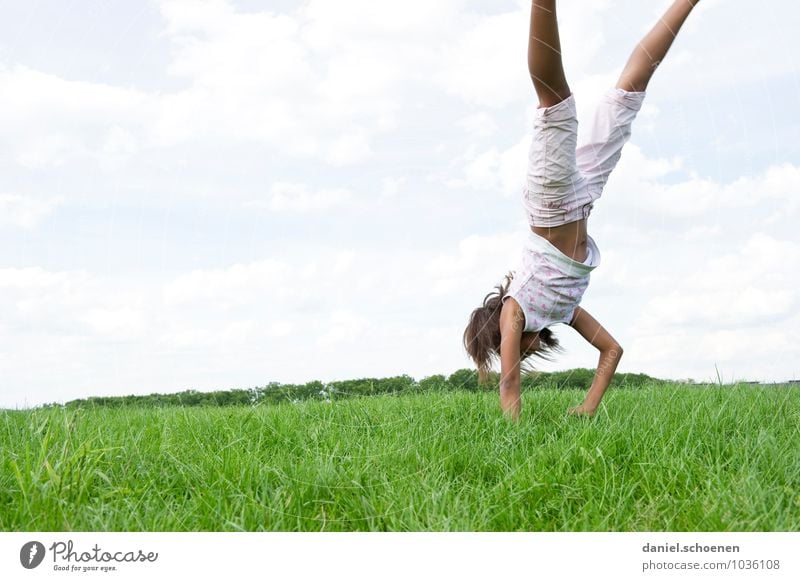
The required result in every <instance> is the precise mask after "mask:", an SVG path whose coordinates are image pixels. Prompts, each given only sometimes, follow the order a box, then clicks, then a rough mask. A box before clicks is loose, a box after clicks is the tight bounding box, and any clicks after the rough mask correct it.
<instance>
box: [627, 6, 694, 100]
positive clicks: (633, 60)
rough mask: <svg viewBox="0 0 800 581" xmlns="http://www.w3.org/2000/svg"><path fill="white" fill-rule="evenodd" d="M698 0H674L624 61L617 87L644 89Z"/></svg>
mask: <svg viewBox="0 0 800 581" xmlns="http://www.w3.org/2000/svg"><path fill="white" fill-rule="evenodd" d="M699 1H700V0H675V2H673V4H672V6H670V7H669V8H668V9H667V11H666V12H665V13H664V16H662V17H661V19H660V20H659V21H658V23H656V25H655V26H654V27H653V29H652V30H651V31H650V32H648V33H647V35H646V36H645V37H644V38H643V39H642V40H641V42H640V43H639V44H638V46H637V47H636V48H635V49H634V50H633V53H632V54H631V56H630V58H629V60H628V64H626V65H625V69H624V70H623V71H622V74H621V75H620V77H619V81H617V88H620V89H624V90H626V91H644V90H645V89H646V88H647V84H648V83H649V82H650V78H651V77H652V76H653V73H654V72H655V70H656V68H657V67H658V65H659V64H661V61H662V60H663V59H664V57H665V56H666V54H667V51H668V50H669V47H670V46H672V41H673V40H675V37H676V36H677V35H678V31H679V30H680V29H681V26H683V23H684V22H685V20H686V18H687V17H688V16H689V13H690V12H691V11H692V8H694V7H695V5H696V4H697V3H698V2H699Z"/></svg>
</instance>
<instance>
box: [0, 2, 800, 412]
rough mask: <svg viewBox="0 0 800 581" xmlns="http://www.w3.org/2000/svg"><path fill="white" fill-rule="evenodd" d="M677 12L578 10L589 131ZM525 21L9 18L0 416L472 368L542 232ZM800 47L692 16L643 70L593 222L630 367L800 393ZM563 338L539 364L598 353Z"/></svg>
mask: <svg viewBox="0 0 800 581" xmlns="http://www.w3.org/2000/svg"><path fill="white" fill-rule="evenodd" d="M669 3H670V2H669V1H661V0H659V1H656V0H652V1H651V0H648V1H646V2H642V1H641V0H593V1H592V2H591V3H589V2H584V1H582V0H562V1H561V2H559V6H558V11H559V22H560V28H561V44H562V49H563V53H564V65H565V70H566V74H567V77H568V80H569V83H570V87H571V88H572V90H573V94H574V95H575V99H576V103H577V107H578V114H579V127H580V128H581V129H579V140H580V139H581V136H582V135H583V128H585V127H586V126H587V123H588V118H589V116H590V115H591V113H592V111H593V106H594V103H596V100H597V99H598V97H599V96H600V95H601V94H602V92H603V91H604V90H605V89H606V88H607V87H611V86H613V84H614V82H615V81H616V78H617V77H618V75H619V73H620V71H621V70H622V67H623V65H624V64H625V62H626V60H627V57H628V55H629V54H630V51H631V50H632V49H633V47H634V46H635V44H636V42H637V41H638V40H639V38H640V37H641V36H642V35H643V34H644V33H646V32H647V31H648V30H649V29H650V27H651V26H652V25H653V24H654V23H655V22H656V21H657V18H658V16H659V15H660V14H661V13H662V12H663V11H664V10H665V9H666V7H667V6H668V5H669ZM529 14H530V3H529V2H527V1H522V0H492V1H490V0H436V2H431V1H430V0H405V1H404V2H390V1H388V0H337V1H336V2H331V1H330V0H305V1H300V0H271V1H267V2H256V1H253V0H247V1H245V0H239V1H234V0H206V1H201V0H142V1H141V2H129V1H127V0H104V1H103V2H99V1H80V0H77V1H74V2H63V1H62V0H39V1H37V2H30V1H28V0H25V1H17V0H5V1H3V2H0V128H2V129H1V130H0V407H6V408H22V407H30V406H35V405H39V404H42V403H47V402H64V401H69V400H71V399H75V398H79V397H88V396H93V395H117V394H148V393H154V392H161V393H166V392H175V391H181V390H184V389H196V390H200V391H206V390H217V389H233V388H248V387H255V386H262V385H265V384H267V383H268V382H270V381H279V382H284V383H288V382H292V383H298V382H305V381H309V380H315V379H319V380H322V381H334V380H340V379H350V378H361V377H386V376H393V375H400V374H408V375H411V376H413V377H416V378H418V379H420V378H422V377H425V376H428V375H432V374H437V373H442V374H449V373H451V372H453V371H455V370H456V369H460V368H464V367H469V366H470V361H469V359H468V358H467V356H466V353H465V352H464V350H463V348H462V345H461V337H462V333H463V331H464V327H465V325H466V322H467V319H468V316H469V313H470V312H471V311H472V309H473V308H475V307H476V306H478V304H479V303H480V302H481V301H482V299H483V297H484V295H485V294H486V293H488V292H489V291H490V290H491V289H492V287H493V286H494V285H496V284H498V283H500V282H501V280H502V276H503V274H504V273H505V272H507V271H508V270H510V269H512V268H513V267H514V266H515V264H516V261H517V259H518V257H519V255H520V252H521V250H522V243H523V241H524V239H525V236H526V232H527V225H526V224H527V223H526V218H525V214H524V210H523V208H522V203H521V190H522V186H523V184H524V178H525V170H526V163H527V149H528V147H529V144H530V139H531V124H532V120H533V115H534V112H535V109H536V107H537V106H538V100H537V99H536V96H535V92H534V89H533V86H532V84H531V81H530V77H529V74H528V71H527V40H528V26H529ZM798 29H800V5H798V4H797V3H795V2H789V1H788V0H782V1H779V2H765V3H758V4H753V3H752V2H744V1H743V0H728V1H725V2H723V1H722V0H716V1H715V0H702V2H701V3H700V5H699V6H698V7H697V9H696V10H695V11H694V13H693V14H692V15H691V16H690V19H689V20H688V21H687V23H686V24H685V26H684V28H683V29H682V31H681V33H680V35H679V37H678V39H677V40H676V41H675V43H674V44H673V47H672V49H671V51H670V53H669V54H668V56H667V58H666V59H665V60H664V62H663V63H662V64H661V66H660V67H659V69H658V70H657V72H656V75H655V77H654V78H653V80H652V81H651V83H650V85H649V87H648V92H647V96H646V99H645V104H644V106H643V108H642V110H641V112H640V113H639V116H638V117H637V119H636V121H635V123H634V126H633V135H632V137H631V140H630V141H629V143H628V144H627V145H626V146H625V148H624V150H623V154H622V159H621V161H620V163H619V165H618V166H617V168H616V169H615V170H614V173H613V174H612V175H611V178H610V179H609V182H608V184H607V186H606V188H605V190H604V192H603V196H602V198H601V199H600V200H599V201H598V202H597V203H596V204H595V208H594V210H593V212H592V216H591V218H590V219H589V232H590V234H591V235H592V237H593V238H594V239H595V241H596V242H597V245H598V247H599V249H600V253H601V263H600V266H599V267H598V268H597V269H596V270H595V271H594V272H593V273H592V277H591V284H590V285H589V288H588V290H587V291H586V293H585V295H584V297H583V301H582V303H581V304H582V306H583V307H584V308H585V309H586V310H587V311H589V312H590V313H591V314H592V315H593V316H595V318H597V319H598V320H599V321H600V322H601V323H602V324H603V325H604V326H605V327H606V329H608V330H609V332H610V333H611V334H612V335H613V336H614V337H615V338H616V339H617V340H618V341H619V342H620V344H622V346H623V347H624V349H625V355H624V357H623V359H622V361H621V363H620V365H619V368H618V370H619V371H621V372H635V373H648V374H650V375H653V376H656V377H662V378H672V379H687V378H691V379H694V380H696V381H711V380H713V381H716V380H717V378H718V377H720V378H722V380H723V381H734V380H751V381H783V380H788V379H798V378H800V364H799V363H798V362H800V330H799V329H800V315H798V306H800V301H799V300H798V293H797V288H798V286H799V285H798V283H800V274H799V273H800V237H798V235H797V227H796V224H797V222H798V219H799V218H800V149H799V147H800V146H798V141H799V140H798V135H799V134H798V125H800V123H799V122H798V121H799V119H798V113H797V103H798V102H800V73H798V66H799V65H800V63H798V55H800V50H798V48H799V47H798V42H800V41H798V40H797V37H796V36H795V35H794V32H795V31H796V30H798ZM553 330H554V332H555V333H556V336H557V337H559V339H560V340H561V342H562V344H563V345H564V347H565V353H564V354H563V355H561V356H560V357H559V358H558V359H557V360H556V361H554V362H552V363H540V364H538V368H539V369H542V370H545V371H552V370H557V369H569V368H573V367H594V366H595V365H596V364H597V352H596V350H595V349H594V348H593V347H591V346H590V345H589V344H588V343H586V342H585V341H584V340H583V339H581V338H580V336H578V335H577V334H576V333H575V331H574V330H572V329H571V328H569V327H568V326H566V325H556V326H554V327H553ZM587 387H588V386H587Z"/></svg>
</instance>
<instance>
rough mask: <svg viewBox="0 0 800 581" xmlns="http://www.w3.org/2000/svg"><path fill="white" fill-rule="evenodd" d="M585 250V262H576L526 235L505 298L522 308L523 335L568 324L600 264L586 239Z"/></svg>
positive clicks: (592, 244)
mask: <svg viewBox="0 0 800 581" xmlns="http://www.w3.org/2000/svg"><path fill="white" fill-rule="evenodd" d="M586 246H587V253H588V255H587V257H586V260H585V261H584V262H578V261H577V260H573V259H572V258H570V257H569V256H567V255H566V254H564V253H563V252H561V251H560V250H559V249H558V248H556V247H555V246H553V245H552V244H551V243H550V241H549V240H547V239H546V238H543V237H542V236H539V235H538V234H536V233H535V232H533V231H531V232H530V235H529V236H528V238H527V240H526V241H525V245H524V247H523V250H522V257H521V258H520V261H519V263H518V266H517V269H516V271H515V272H514V278H513V279H512V281H511V283H510V284H509V286H508V293H507V295H506V297H508V296H512V297H514V299H515V300H516V301H517V302H518V303H519V306H520V307H522V312H523V313H525V328H524V331H525V332H532V331H539V330H541V329H544V328H545V327H548V326H550V325H553V324H555V323H569V322H570V321H572V316H573V315H574V314H575V309H576V308H577V307H578V305H579V304H580V302H581V298H583V293H584V291H585V290H586V287H587V286H589V275H590V273H591V272H592V271H593V270H594V269H595V268H596V267H597V266H598V265H599V264H600V251H599V250H598V248H597V245H596V244H595V241H594V239H593V238H592V237H591V236H588V235H587V242H586Z"/></svg>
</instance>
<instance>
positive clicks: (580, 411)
mask: <svg viewBox="0 0 800 581" xmlns="http://www.w3.org/2000/svg"><path fill="white" fill-rule="evenodd" d="M594 412H595V410H593V409H589V408H587V407H586V406H585V405H584V404H581V405H579V406H576V407H574V408H569V410H568V412H567V413H569V414H570V415H573V416H582V417H589V418H590V417H592V416H593V415H594Z"/></svg>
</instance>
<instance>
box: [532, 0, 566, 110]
mask: <svg viewBox="0 0 800 581" xmlns="http://www.w3.org/2000/svg"><path fill="white" fill-rule="evenodd" d="M528 70H529V71H530V73H531V79H532V80H533V87H534V89H536V94H537V96H538V97H539V107H550V106H552V105H556V104H557V103H560V102H561V101H563V100H564V99H566V98H567V97H569V96H570V94H571V92H570V89H569V85H567V79H566V77H565V76H564V67H563V64H562V62H561V41H560V39H559V36H558V20H557V18H556V0H533V1H532V4H531V32H530V38H529V39H528Z"/></svg>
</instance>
